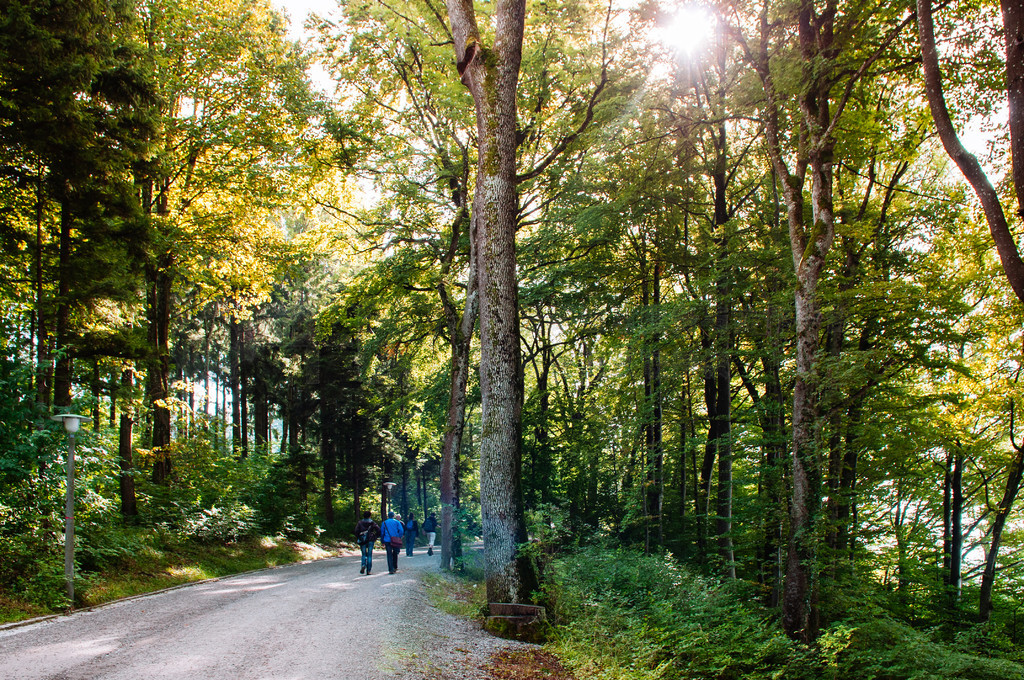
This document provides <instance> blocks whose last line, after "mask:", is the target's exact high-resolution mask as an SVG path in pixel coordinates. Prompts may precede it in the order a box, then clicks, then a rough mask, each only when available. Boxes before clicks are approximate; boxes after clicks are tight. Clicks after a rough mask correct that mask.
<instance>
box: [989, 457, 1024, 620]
mask: <svg viewBox="0 0 1024 680" xmlns="http://www.w3.org/2000/svg"><path fill="white" fill-rule="evenodd" d="M1014 447H1015V449H1016V452H1015V454H1014V456H1013V460H1012V461H1011V462H1010V470H1009V473H1008V474H1007V476H1006V486H1005V487H1004V489H1003V497H1002V500H1000V501H999V507H997V508H996V515H995V519H994V520H993V521H992V539H991V542H990V543H989V547H988V552H987V553H986V554H985V570H984V571H983V572H982V574H981V590H980V594H979V598H978V619H979V620H980V621H981V622H983V623H984V622H985V621H988V620H989V618H991V616H992V588H993V586H994V584H995V580H996V559H997V557H998V555H999V547H1000V545H1001V543H1002V540H1003V529H1004V528H1005V526H1006V519H1007V517H1009V515H1010V509H1011V508H1012V507H1013V501H1014V500H1015V499H1016V498H1017V493H1018V492H1019V491H1020V484H1021V477H1022V475H1024V446H1020V447H1017V446H1016V444H1015V445H1014Z"/></svg>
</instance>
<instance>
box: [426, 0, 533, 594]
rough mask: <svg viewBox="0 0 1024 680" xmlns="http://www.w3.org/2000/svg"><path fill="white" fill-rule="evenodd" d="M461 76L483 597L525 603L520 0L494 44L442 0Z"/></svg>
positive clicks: (510, 2) (462, 3)
mask: <svg viewBox="0 0 1024 680" xmlns="http://www.w3.org/2000/svg"><path fill="white" fill-rule="evenodd" d="M446 5H447V7H448V17H449V20H450V22H451V28H452V35H453V37H454V45H455V56H456V62H457V66H458V70H459V74H460V76H461V78H462V82H463V83H464V84H465V85H466V86H467V87H468V88H469V90H470V93H471V94H472V96H473V101H474V103H475V105H476V120H477V152H478V153H477V158H478V165H477V176H476V193H475V196H474V199H473V215H472V219H473V224H474V227H473V230H474V232H475V233H476V237H477V242H478V246H477V253H478V261H477V279H478V286H479V292H480V393H481V402H482V416H481V418H482V430H481V440H480V480H481V482H480V507H481V516H482V523H483V537H484V562H485V571H486V578H487V597H488V599H489V600H490V601H491V602H525V601H527V600H528V599H529V597H530V594H531V593H532V592H533V591H534V590H535V588H536V585H537V580H536V573H535V570H534V568H533V565H532V563H531V562H530V560H529V558H528V557H526V556H524V555H522V554H521V553H520V551H519V546H520V545H522V544H524V543H525V542H526V539H527V536H526V521H525V517H524V514H523V498H522V487H521V471H520V468H521V464H522V461H521V444H522V442H521V426H522V423H521V414H522V382H521V381H522V371H521V363H522V360H521V351H520V348H519V305H518V281H517V276H516V253H515V234H516V225H517V213H518V199H517V194H516V181H517V180H516V130H517V125H518V122H517V116H516V89H517V84H518V79H519V66H520V62H521V60H522V46H523V29H524V23H525V18H526V3H525V0H498V2H497V4H496V5H495V14H494V17H495V20H494V21H495V23H494V25H495V26H496V33H495V35H494V41H495V42H494V45H493V47H489V46H486V45H485V44H484V42H483V35H481V33H480V31H479V29H478V27H477V22H476V14H475V10H474V8H473V4H472V2H471V0H447V2H446Z"/></svg>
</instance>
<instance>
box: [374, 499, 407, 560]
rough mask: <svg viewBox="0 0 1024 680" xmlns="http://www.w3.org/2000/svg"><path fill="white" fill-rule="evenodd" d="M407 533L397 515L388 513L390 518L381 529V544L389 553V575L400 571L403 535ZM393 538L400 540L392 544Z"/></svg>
mask: <svg viewBox="0 0 1024 680" xmlns="http://www.w3.org/2000/svg"><path fill="white" fill-rule="evenodd" d="M404 533H405V529H404V528H403V527H402V523H401V522H399V521H398V520H397V519H395V513H394V512H392V511H389V512H388V518H387V519H386V520H384V522H383V523H382V524H381V527H380V542H381V543H383V544H384V549H385V550H386V551H387V553H388V573H389V574H394V573H395V572H396V571H398V553H399V552H401V550H402V534H404ZM392 538H397V539H398V540H397V541H395V542H392V541H391V539H392Z"/></svg>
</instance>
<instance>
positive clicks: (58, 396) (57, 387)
mask: <svg viewBox="0 0 1024 680" xmlns="http://www.w3.org/2000/svg"><path fill="white" fill-rule="evenodd" d="M69 201H70V199H69V197H68V196H65V197H64V198H63V200H62V201H61V206H60V250H59V253H60V255H59V257H60V262H59V267H58V281H57V347H58V349H59V351H60V353H59V355H58V357H57V363H56V368H55V370H54V374H53V404H54V406H58V407H63V408H64V409H67V408H70V407H71V370H72V358H71V347H70V340H71V307H70V306H69V305H70V300H69V298H70V297H71V208H70V205H69Z"/></svg>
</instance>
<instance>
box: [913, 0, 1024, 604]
mask: <svg viewBox="0 0 1024 680" xmlns="http://www.w3.org/2000/svg"><path fill="white" fill-rule="evenodd" d="M999 5H1000V8H1001V10H1002V20H1003V37H1004V47H1005V50H1006V51H1005V83H1006V85H1005V86H1006V104H1007V111H1008V116H1009V119H1008V122H1009V132H1010V160H1011V172H1010V173H1009V174H1010V179H1011V180H1012V183H1013V187H1014V189H1015V192H1014V193H1015V195H1016V197H1017V209H1016V210H1006V211H1004V210H1003V205H1002V203H1001V202H1000V197H999V193H998V192H997V190H996V188H995V187H994V186H993V185H992V182H991V181H990V180H989V178H988V176H987V175H986V174H985V171H984V169H983V168H982V167H981V164H980V163H979V162H978V159H977V158H976V157H975V156H974V155H973V154H971V153H970V152H969V151H968V150H967V149H966V148H965V147H964V145H963V144H962V143H961V141H960V138H959V136H958V134H957V131H956V128H955V126H954V124H953V121H952V118H951V117H950V113H949V109H948V107H947V105H946V98H945V92H944V88H943V84H942V71H941V67H940V63H939V54H938V50H937V48H936V44H935V42H936V41H935V29H934V21H933V18H932V2H931V0H917V25H918V36H919V38H920V46H921V64H922V66H923V69H924V85H925V93H926V95H927V98H928V104H929V106H930V108H931V112H932V118H933V119H934V121H935V128H936V131H937V132H938V135H939V139H940V140H941V141H942V146H943V148H945V150H946V153H947V154H949V157H950V158H951V159H952V160H953V161H954V162H955V163H956V165H957V167H958V168H959V169H960V171H961V172H962V173H963V175H964V177H965V178H966V179H967V181H968V182H969V183H970V185H971V187H972V188H973V189H974V192H975V194H976V195H977V197H978V200H979V201H980V203H981V207H982V210H983V211H984V214H985V221H986V222H987V223H988V226H989V230H990V232H991V234H992V240H993V242H994V243H995V246H996V251H997V252H998V253H999V260H1000V262H1001V263H1002V266H1003V273H1004V275H1005V276H1006V280H1007V281H1008V283H1009V284H1010V287H1011V288H1012V289H1013V292H1014V294H1015V295H1016V296H1017V298H1018V300H1020V301H1021V302H1022V303H1024V260H1022V259H1021V256H1020V249H1019V248H1018V246H1017V241H1016V238H1015V237H1014V235H1013V231H1012V230H1011V228H1010V220H1009V219H1008V218H1007V213H1010V214H1016V216H1017V217H1018V218H1020V219H1024V6H1022V5H1021V3H1019V2H1015V1H1014V0H1002V1H1001V2H1000V3H999ZM1011 437H1012V433H1011ZM1013 447H1014V450H1015V455H1014V456H1013V458H1012V459H1011V461H1010V473H1009V475H1008V477H1007V480H1006V486H1005V487H1004V489H1003V493H1002V498H1001V500H1000V502H999V505H998V510H997V512H996V519H995V523H994V526H993V531H992V540H991V545H990V546H989V550H988V552H987V554H986V557H985V571H984V573H983V575H982V583H981V593H980V600H979V603H978V615H979V617H980V619H981V620H982V621H987V620H988V619H989V617H990V616H991V613H992V587H993V583H994V581H995V576H996V560H997V557H998V554H999V544H1000V541H1001V539H1002V532H1003V528H1004V527H1005V525H1006V519H1007V517H1008V515H1009V513H1010V509H1011V507H1012V506H1013V502H1014V500H1015V499H1016V498H1017V494H1018V492H1019V491H1020V487H1021V480H1022V477H1024V446H1018V445H1017V444H1016V443H1015V442H1013Z"/></svg>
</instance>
